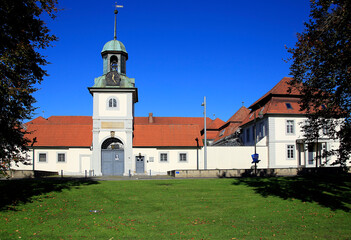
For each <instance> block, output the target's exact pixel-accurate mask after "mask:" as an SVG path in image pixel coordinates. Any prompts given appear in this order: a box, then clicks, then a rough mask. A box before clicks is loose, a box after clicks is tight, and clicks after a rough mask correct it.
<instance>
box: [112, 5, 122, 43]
mask: <svg viewBox="0 0 351 240" xmlns="http://www.w3.org/2000/svg"><path fill="white" fill-rule="evenodd" d="M118 8H123V5H117V1H116V2H115V34H114V37H113V39H114V40H117V13H118V10H117V9H118Z"/></svg>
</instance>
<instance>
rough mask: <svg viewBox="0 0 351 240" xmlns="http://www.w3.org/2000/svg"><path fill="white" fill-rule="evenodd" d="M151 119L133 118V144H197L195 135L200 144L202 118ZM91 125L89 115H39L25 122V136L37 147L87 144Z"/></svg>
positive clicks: (151, 145)
mask: <svg viewBox="0 0 351 240" xmlns="http://www.w3.org/2000/svg"><path fill="white" fill-rule="evenodd" d="M155 120H156V121H155ZM209 120H210V119H209ZM154 121H155V123H153V124H149V123H148V118H147V117H135V118H134V124H135V125H134V140H133V146H135V147H138V146H139V147H140V146H145V147H156V146H158V147H161V146H163V147H166V146H167V147H175V146H178V147H196V146H197V143H196V140H195V139H196V138H198V139H199V145H200V146H202V141H201V139H202V137H201V135H200V129H201V128H203V125H204V121H203V118H186V117H175V118H172V117H154ZM92 125H93V121H92V117H90V116H52V117H49V118H48V119H45V118H42V117H38V118H36V119H33V120H32V121H30V122H28V123H26V126H27V131H29V132H31V134H26V135H25V137H26V138H28V139H33V138H34V137H36V138H37V142H36V143H35V144H34V146H36V147H90V146H91V144H92Z"/></svg>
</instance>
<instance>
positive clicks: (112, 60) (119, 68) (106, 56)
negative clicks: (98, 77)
mask: <svg viewBox="0 0 351 240" xmlns="http://www.w3.org/2000/svg"><path fill="white" fill-rule="evenodd" d="M122 7H123V6H122V5H117V3H116V7H115V11H114V13H115V25H114V37H113V40H111V41H109V42H107V43H106V44H105V45H104V47H103V49H102V51H101V56H102V59H103V74H107V73H109V72H111V71H116V72H118V73H119V74H122V75H126V73H127V72H126V62H127V60H128V53H127V50H126V48H125V46H124V45H123V43H122V42H120V41H118V40H117V14H118V10H117V9H118V8H122Z"/></svg>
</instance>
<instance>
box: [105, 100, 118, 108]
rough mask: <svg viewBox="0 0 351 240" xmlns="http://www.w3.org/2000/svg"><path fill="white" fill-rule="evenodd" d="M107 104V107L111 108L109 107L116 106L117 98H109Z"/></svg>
mask: <svg viewBox="0 0 351 240" xmlns="http://www.w3.org/2000/svg"><path fill="white" fill-rule="evenodd" d="M107 106H108V108H111V109H114V108H117V99H116V98H109V99H108V104H107Z"/></svg>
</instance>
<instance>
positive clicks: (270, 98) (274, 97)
mask: <svg viewBox="0 0 351 240" xmlns="http://www.w3.org/2000/svg"><path fill="white" fill-rule="evenodd" d="M291 80H292V78H288V77H285V78H283V79H282V80H280V81H279V83H278V84H277V85H275V86H274V87H273V88H272V89H271V90H270V91H268V92H267V93H266V94H265V95H264V96H263V97H261V98H260V99H259V100H257V101H256V102H255V103H253V104H252V105H251V106H250V108H251V111H250V113H249V114H248V116H247V117H246V118H245V119H244V120H243V122H242V125H245V124H246V123H249V122H251V121H253V120H254V119H255V114H256V117H259V115H265V114H305V113H306V112H305V111H300V104H299V100H300V96H301V95H300V93H299V91H298V89H296V88H291V86H290V85H289V84H288V83H289V81H291ZM289 88H291V93H289V92H288V90H289ZM287 104H290V105H291V107H292V108H291V109H290V108H288V107H287Z"/></svg>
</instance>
